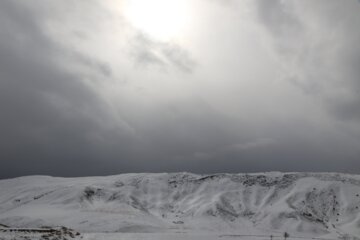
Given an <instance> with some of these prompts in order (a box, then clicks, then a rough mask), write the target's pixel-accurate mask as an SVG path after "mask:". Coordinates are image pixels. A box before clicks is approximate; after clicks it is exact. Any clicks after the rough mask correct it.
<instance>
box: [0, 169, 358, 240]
mask: <svg viewBox="0 0 360 240" xmlns="http://www.w3.org/2000/svg"><path fill="white" fill-rule="evenodd" d="M359 208H360V176H357V175H346V174H335V173H322V174H317V173H273V172H272V173H259V174H213V175H196V174H190V173H163V174H122V175H116V176H108V177H86V178H54V177H48V176H29V177H20V178H15V179H8V180H1V181H0V224H5V225H10V226H21V227H30V226H31V227H38V226H43V225H64V226H68V227H71V228H75V229H77V230H80V231H89V232H91V231H92V232H97V231H98V232H104V231H118V232H160V231H180V230H206V231H224V232H241V233H244V234H245V233H255V232H256V233H259V232H263V233H267V234H268V233H275V234H276V233H282V232H284V231H288V232H290V233H291V234H295V235H296V234H297V235H299V236H320V235H329V234H330V235H334V236H337V235H343V234H344V233H349V234H352V235H355V236H356V235H357V236H359V235H360V209H359ZM330 235H329V236H330Z"/></svg>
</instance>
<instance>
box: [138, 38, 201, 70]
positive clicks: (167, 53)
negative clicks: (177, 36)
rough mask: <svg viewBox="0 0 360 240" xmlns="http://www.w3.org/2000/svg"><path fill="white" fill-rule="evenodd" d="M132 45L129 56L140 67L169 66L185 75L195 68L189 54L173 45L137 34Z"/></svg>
mask: <svg viewBox="0 0 360 240" xmlns="http://www.w3.org/2000/svg"><path fill="white" fill-rule="evenodd" d="M132 44H133V46H132V50H131V55H132V56H133V57H134V59H135V61H136V63H138V64H140V65H145V66H147V65H155V66H159V67H161V68H167V67H169V66H170V67H175V68H176V69H178V70H180V71H182V72H185V73H191V72H193V71H194V69H195V67H196V62H195V61H194V60H193V59H192V58H191V56H190V53H189V52H188V51H186V50H185V49H184V48H182V47H181V46H179V45H177V44H175V43H172V42H161V41H157V40H153V39H151V38H150V37H148V36H146V35H144V34H141V33H138V34H137V35H136V36H135V37H134V40H133V43H132Z"/></svg>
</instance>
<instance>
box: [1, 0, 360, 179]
mask: <svg viewBox="0 0 360 240" xmlns="http://www.w3.org/2000/svg"><path fill="white" fill-rule="evenodd" d="M124 2H126V1H120V0H114V1H109V2H107V3H103V2H102V1H97V0H91V1H86V2H77V1H68V2H51V3H49V2H48V1H26V2H24V1H17V0H3V1H1V2H0V110H1V115H0V116H1V118H0V132H1V135H0V159H1V168H0V178H7V177H15V176H21V175H28V174H48V175H58V176H84V175H107V174H116V173H123V172H143V171H145V172H159V171H192V172H200V173H205V172H254V171H342V172H353V173H359V171H360V162H359V159H358V156H360V81H359V77H360V70H359V69H360V68H359V66H360V65H359V64H360V48H359V46H358V45H359V42H360V29H359V28H358V26H359V24H360V15H359V14H358V13H359V11H360V4H359V2H358V1H355V0H354V1H346V2H344V1H341V0H326V1H325V0H324V1H316V2H314V1H302V0H301V1H300V0H289V1H280V0H272V1H226V4H223V3H224V2H223V1H215V0H212V1H211V0H199V1H197V2H196V3H193V4H190V1H188V2H189V4H190V5H189V6H191V7H192V8H193V9H192V12H193V14H194V16H196V17H192V22H191V25H189V26H188V28H187V30H186V31H185V32H184V33H183V35H182V38H181V39H172V40H168V41H164V40H161V39H157V38H156V36H149V35H148V34H146V33H145V32H143V31H142V30H141V29H136V28H135V27H134V26H132V24H131V22H129V21H128V20H127V19H126V18H125V17H124V14H123V12H122V11H123V10H122V8H121V7H120V8H119V7H118V6H122V4H123V3H124Z"/></svg>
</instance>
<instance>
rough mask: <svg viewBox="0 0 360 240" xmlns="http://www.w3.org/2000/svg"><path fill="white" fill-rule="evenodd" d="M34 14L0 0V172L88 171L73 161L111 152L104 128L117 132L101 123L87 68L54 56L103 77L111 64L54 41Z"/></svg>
mask: <svg viewBox="0 0 360 240" xmlns="http://www.w3.org/2000/svg"><path fill="white" fill-rule="evenodd" d="M41 17H42V16H41V15H40V14H38V13H37V12H36V11H35V10H34V9H33V8H31V7H29V6H24V4H21V1H1V3H0V36H1V37H0V109H1V118H0V132H1V138H0V149H1V150H0V158H1V177H9V176H15V175H23V174H39V173H48V174H61V175H63V174H65V175H71V174H78V173H81V172H83V173H86V172H88V171H90V172H93V173H95V168H92V167H91V164H90V165H89V169H86V170H84V169H82V168H80V166H81V165H82V164H87V163H88V162H92V161H93V160H94V159H98V158H99V157H100V156H99V155H101V154H105V155H106V154H111V153H106V151H109V152H111V144H110V143H109V142H102V140H101V138H102V137H103V136H104V135H106V139H108V138H109V137H113V139H112V140H114V141H119V139H118V137H117V136H113V135H114V134H112V133H111V131H110V130H108V131H109V132H106V128H104V127H103V126H102V121H103V120H102V118H106V116H107V114H108V113H107V112H106V108H107V106H106V104H105V103H104V102H103V101H102V100H101V99H100V98H99V97H98V96H96V94H95V93H94V91H93V89H91V87H89V86H88V85H87V84H86V82H84V78H86V75H84V74H80V73H76V72H70V71H66V70H65V69H64V67H63V66H62V65H61V64H60V62H61V61H66V62H70V63H71V62H72V63H73V64H77V65H79V66H83V67H85V68H87V69H89V72H91V71H94V70H95V71H96V72H99V73H100V75H102V76H104V77H108V76H109V75H110V74H111V73H110V70H109V68H108V67H107V66H106V64H104V63H101V62H98V61H97V60H94V59H91V58H89V57H87V56H84V55H80V54H77V53H75V52H66V51H67V50H66V49H63V48H61V46H59V45H57V44H55V43H54V42H53V41H52V40H50V39H49V38H48V36H47V35H46V33H45V32H44V31H43V25H42V21H44V19H41ZM106 141H107V140H106ZM107 148H110V149H107ZM102 151H103V153H101V152H102ZM75 162H76V164H75ZM107 167H108V166H106V163H104V166H103V168H107ZM97 168H98V167H96V169H97Z"/></svg>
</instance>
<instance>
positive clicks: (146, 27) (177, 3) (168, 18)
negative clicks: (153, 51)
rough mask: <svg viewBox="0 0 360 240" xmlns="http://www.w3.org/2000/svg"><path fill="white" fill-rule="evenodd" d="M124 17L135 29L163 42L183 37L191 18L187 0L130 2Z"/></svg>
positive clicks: (140, 0)
mask: <svg viewBox="0 0 360 240" xmlns="http://www.w3.org/2000/svg"><path fill="white" fill-rule="evenodd" d="M124 15H125V17H126V18H127V19H128V21H129V22H130V23H131V24H132V25H133V26H134V27H135V28H137V29H139V30H141V31H142V32H144V33H145V34H148V35H149V36H151V37H153V38H156V39H159V40H163V41H167V40H171V39H174V38H178V37H181V36H182V35H183V33H184V31H185V30H186V28H187V27H188V25H189V22H190V18H191V13H190V8H189V4H188V1H186V0H128V1H126V5H125V12H124Z"/></svg>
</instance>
